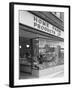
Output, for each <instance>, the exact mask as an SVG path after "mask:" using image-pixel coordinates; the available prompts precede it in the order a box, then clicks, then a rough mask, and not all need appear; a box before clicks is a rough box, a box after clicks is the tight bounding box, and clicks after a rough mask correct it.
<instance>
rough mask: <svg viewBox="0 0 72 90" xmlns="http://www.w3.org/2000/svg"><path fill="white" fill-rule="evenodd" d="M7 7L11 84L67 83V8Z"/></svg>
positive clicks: (52, 6)
mask: <svg viewBox="0 0 72 90" xmlns="http://www.w3.org/2000/svg"><path fill="white" fill-rule="evenodd" d="M21 4H22V5H21ZM10 7H11V8H10V20H11V21H10V23H11V24H10V30H11V31H10V32H11V33H10V35H11V36H10V37H11V39H12V41H11V43H10V46H11V58H10V87H13V86H27V85H31V86H32V85H44V84H46V85H47V84H48V85H50V84H61V83H62V84H64V83H66V84H67V83H69V78H70V77H69V74H70V71H69V64H70V60H69V23H70V21H69V8H70V7H69V6H58V5H57V6H54V5H42V4H27V3H26V4H23V3H20V4H19V3H10ZM11 81H12V82H11Z"/></svg>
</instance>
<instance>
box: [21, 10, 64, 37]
mask: <svg viewBox="0 0 72 90" xmlns="http://www.w3.org/2000/svg"><path fill="white" fill-rule="evenodd" d="M20 23H22V24H24V25H27V26H30V27H32V28H35V29H37V30H40V31H43V32H46V33H49V34H52V35H55V36H58V37H61V38H63V31H61V30H60V29H58V28H57V27H55V26H53V25H52V24H50V23H49V22H47V21H45V20H43V19H41V18H39V17H37V16H35V15H33V14H31V13H30V12H27V11H21V12H20Z"/></svg>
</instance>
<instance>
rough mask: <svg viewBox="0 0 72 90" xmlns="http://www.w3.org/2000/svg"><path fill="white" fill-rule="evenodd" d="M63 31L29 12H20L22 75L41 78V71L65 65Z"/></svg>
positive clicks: (20, 64) (20, 61)
mask: <svg viewBox="0 0 72 90" xmlns="http://www.w3.org/2000/svg"><path fill="white" fill-rule="evenodd" d="M63 33H64V32H63V31H62V30H60V29H59V28H57V27H55V26H54V25H52V24H51V23H49V22H47V21H45V20H44V19H42V18H40V17H38V16H36V15H33V14H32V13H30V12H28V11H19V66H20V74H21V72H22V73H29V74H30V75H32V77H39V71H40V70H44V69H47V68H50V67H55V66H57V65H61V64H64V37H63V36H64V35H63Z"/></svg>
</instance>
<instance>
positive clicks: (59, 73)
mask: <svg viewBox="0 0 72 90" xmlns="http://www.w3.org/2000/svg"><path fill="white" fill-rule="evenodd" d="M44 72H45V73H44ZM44 72H42V73H43V75H42V73H41V74H40V78H60V77H63V76H64V65H59V66H56V67H51V68H49V69H46V70H44Z"/></svg>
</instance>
